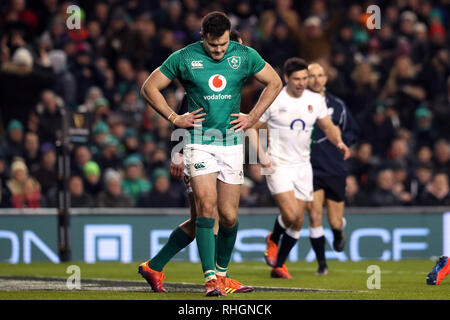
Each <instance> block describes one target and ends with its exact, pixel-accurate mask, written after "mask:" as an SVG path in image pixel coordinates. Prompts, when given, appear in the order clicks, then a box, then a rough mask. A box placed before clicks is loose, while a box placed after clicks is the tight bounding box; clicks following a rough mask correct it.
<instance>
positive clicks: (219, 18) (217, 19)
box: [201, 11, 231, 38]
mask: <svg viewBox="0 0 450 320" xmlns="http://www.w3.org/2000/svg"><path fill="white" fill-rule="evenodd" d="M227 30H228V31H230V30H231V22H230V19H228V17H227V15H226V14H225V13H223V12H219V11H213V12H210V13H208V14H207V15H206V16H204V17H203V19H202V29H201V33H202V37H206V36H207V35H209V36H210V37H212V38H218V37H220V36H222V35H223V34H224V33H225V31H227Z"/></svg>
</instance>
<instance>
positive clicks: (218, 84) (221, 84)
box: [208, 74, 227, 92]
mask: <svg viewBox="0 0 450 320" xmlns="http://www.w3.org/2000/svg"><path fill="white" fill-rule="evenodd" d="M208 84H209V88H210V89H211V90H212V91H214V92H221V91H222V90H223V89H225V87H226V86H227V79H226V78H225V77H224V76H223V75H221V74H215V75H212V76H211V78H209V81H208Z"/></svg>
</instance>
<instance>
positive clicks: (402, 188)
mask: <svg viewBox="0 0 450 320" xmlns="http://www.w3.org/2000/svg"><path fill="white" fill-rule="evenodd" d="M391 168H392V172H393V174H394V187H393V192H394V194H396V195H398V198H399V200H400V201H401V202H402V204H403V205H410V204H411V203H412V200H413V199H412V196H411V190H410V189H411V181H410V179H409V174H408V170H407V169H408V168H407V166H406V165H405V164H404V163H403V161H398V160H396V161H394V162H393V163H392V164H391Z"/></svg>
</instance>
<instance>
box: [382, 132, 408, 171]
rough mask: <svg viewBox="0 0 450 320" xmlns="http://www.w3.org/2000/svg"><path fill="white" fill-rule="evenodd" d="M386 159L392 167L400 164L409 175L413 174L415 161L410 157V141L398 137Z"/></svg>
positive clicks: (394, 140)
mask: <svg viewBox="0 0 450 320" xmlns="http://www.w3.org/2000/svg"><path fill="white" fill-rule="evenodd" d="M386 159H387V161H388V163H389V166H390V167H392V166H393V165H394V164H400V166H401V167H404V168H405V169H406V170H407V174H410V173H411V170H412V167H413V161H412V159H411V157H410V150H409V144H408V141H407V140H406V139H405V138H401V137H396V138H394V139H393V140H392V142H391V145H390V146H389V151H388V153H387V157H386Z"/></svg>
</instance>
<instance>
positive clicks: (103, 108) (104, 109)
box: [94, 97, 111, 120]
mask: <svg viewBox="0 0 450 320" xmlns="http://www.w3.org/2000/svg"><path fill="white" fill-rule="evenodd" d="M94 113H95V119H96V120H106V118H108V116H109V114H110V113H111V110H110V109H109V101H108V99H106V98H104V97H102V98H99V99H97V100H95V101H94Z"/></svg>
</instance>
